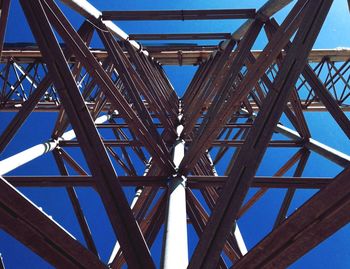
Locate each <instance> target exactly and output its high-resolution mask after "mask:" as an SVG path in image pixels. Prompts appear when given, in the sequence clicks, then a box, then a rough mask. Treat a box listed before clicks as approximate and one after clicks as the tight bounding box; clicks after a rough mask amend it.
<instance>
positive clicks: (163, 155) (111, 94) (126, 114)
mask: <svg viewBox="0 0 350 269" xmlns="http://www.w3.org/2000/svg"><path fill="white" fill-rule="evenodd" d="M47 5H49V6H47V7H46V6H45V8H46V11H47V14H48V16H49V17H50V20H51V23H52V24H53V25H54V27H55V29H56V30H57V31H58V32H59V34H60V35H61V37H62V39H63V40H64V41H65V42H66V44H67V46H69V47H70V49H72V50H73V51H74V53H75V55H76V57H78V58H79V61H80V62H81V63H82V64H83V65H84V67H85V68H86V69H87V71H88V72H89V74H90V75H91V76H92V77H93V79H94V80H95V81H96V83H97V84H98V85H99V86H100V87H101V89H102V91H103V92H104V94H105V95H106V97H107V98H108V99H109V100H110V101H111V102H112V104H113V106H114V107H115V108H116V109H117V110H118V112H119V113H120V114H121V116H122V117H123V118H124V119H125V121H126V122H127V123H128V124H130V126H132V132H133V133H135V135H136V136H137V137H138V139H139V140H140V141H142V143H143V144H144V145H145V146H146V148H147V150H148V151H149V152H150V154H151V155H152V157H154V159H155V160H156V161H158V162H159V164H160V165H161V166H164V167H166V169H169V170H173V163H172V162H171V160H170V156H169V154H168V153H167V152H166V151H167V150H166V149H165V148H164V146H163V147H158V146H157V139H158V140H159V135H157V136H156V137H154V136H152V133H151V132H150V131H149V130H148V129H147V128H146V126H145V124H144V123H143V122H142V120H141V116H142V115H141V116H139V115H138V114H137V113H136V112H135V111H134V110H133V109H132V107H131V106H130V103H129V102H128V101H127V99H126V98H125V96H124V95H123V94H122V93H121V92H120V91H119V90H118V88H117V87H116V85H115V84H114V83H113V81H112V80H111V78H110V76H108V74H106V72H105V70H103V68H102V67H101V65H100V64H99V63H98V62H97V60H96V59H95V58H94V57H93V55H92V54H91V53H90V51H89V49H88V47H87V46H86V45H85V44H84V42H83V41H82V40H81V38H80V37H79V35H78V34H77V33H76V32H75V30H74V29H73V28H72V26H71V25H70V23H69V22H68V21H67V19H66V18H65V17H64V15H63V14H62V12H61V10H60V9H59V8H58V7H57V5H56V4H55V3H54V2H51V1H50V2H47Z"/></svg>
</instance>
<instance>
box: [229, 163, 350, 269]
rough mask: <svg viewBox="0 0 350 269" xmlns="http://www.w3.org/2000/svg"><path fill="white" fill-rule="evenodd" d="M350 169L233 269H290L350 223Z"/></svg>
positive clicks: (290, 217) (267, 237)
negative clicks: (299, 259)
mask: <svg viewBox="0 0 350 269" xmlns="http://www.w3.org/2000/svg"><path fill="white" fill-rule="evenodd" d="M349 176H350V168H347V169H345V170H344V171H343V172H342V173H340V174H339V175H338V176H337V177H336V178H335V179H334V180H333V182H332V183H331V184H329V185H328V186H327V187H326V188H324V189H322V190H320V191H319V192H318V193H317V194H315V195H314V196H313V197H312V198H311V199H310V200H309V201H307V202H306V203H305V204H304V205H303V206H301V207H300V208H299V209H298V210H297V211H295V212H294V213H293V214H292V215H291V216H289V217H288V218H287V219H286V220H284V221H283V222H282V223H281V224H280V226H278V227H277V228H276V229H275V230H273V231H272V232H271V233H270V234H268V235H267V236H266V237H265V238H264V239H263V240H262V241H261V242H259V243H258V244H257V245H256V246H255V247H254V248H253V249H251V250H250V251H249V252H248V254H247V255H246V256H244V257H243V258H242V259H241V260H240V261H239V262H237V264H235V265H234V266H233V267H232V268H234V269H243V268H286V267H288V266H289V265H290V264H292V263H293V262H294V261H296V260H297V259H298V258H300V257H301V256H303V255H304V254H305V253H306V252H308V251H310V250H311V249H312V248H314V247H315V246H317V245H318V244H319V243H321V242H322V241H323V240H325V239H326V238H328V237H329V236H331V235H332V234H333V233H335V232H336V231H337V230H339V229H340V228H341V227H343V226H344V225H346V224H347V223H348V222H349V221H350V215H349V210H350V199H349V198H350V195H349V194H350V193H349V190H350V185H349V184H350V181H349Z"/></svg>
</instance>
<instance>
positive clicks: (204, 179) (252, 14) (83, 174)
mask: <svg viewBox="0 0 350 269" xmlns="http://www.w3.org/2000/svg"><path fill="white" fill-rule="evenodd" d="M20 2H21V4H22V6H23V10H24V12H25V14H26V17H27V20H28V22H29V25H30V27H31V30H32V32H33V34H34V36H35V38H36V41H37V44H38V47H36V44H34V46H35V47H34V48H28V47H18V46H19V44H15V45H14V46H11V44H7V43H5V44H4V33H5V29H6V23H7V17H8V8H9V1H2V2H1V17H0V26H1V27H0V45H1V46H0V48H2V47H4V49H1V50H0V52H1V53H2V58H1V64H2V65H3V71H2V72H1V74H0V81H1V83H2V90H1V94H0V98H1V99H0V101H1V107H0V112H1V113H6V112H8V111H12V112H17V111H18V113H17V114H16V116H15V117H14V118H13V119H12V120H11V121H10V123H9V124H8V125H7V127H6V128H5V129H4V131H3V133H2V134H1V136H0V152H3V151H4V152H6V146H7V145H8V144H11V140H12V138H13V137H15V135H16V133H17V132H18V130H19V129H20V128H21V126H22V125H23V123H24V122H25V121H26V119H27V118H28V117H29V116H30V114H31V113H35V112H39V111H42V112H44V113H49V112H57V111H59V114H58V117H57V121H56V124H55V126H54V130H53V131H52V137H51V139H50V140H48V141H47V142H45V143H42V144H39V145H37V146H34V147H32V148H29V149H28V150H26V151H23V152H20V153H19V154H16V155H14V156H12V157H9V158H2V159H1V160H0V171H2V173H1V174H3V175H2V176H3V178H1V189H2V191H1V192H0V193H1V195H0V203H1V204H2V208H3V210H2V212H1V215H2V218H1V220H0V227H2V228H3V229H4V230H5V231H6V232H8V233H9V234H11V235H12V236H13V237H15V238H17V239H18V240H19V241H21V242H22V243H23V244H25V245H27V246H29V247H30V248H31V249H32V250H33V251H34V252H36V253H37V254H39V255H40V256H41V257H42V258H44V259H46V260H47V261H48V262H50V263H51V264H52V265H54V266H56V267H66V268H75V267H83V268H99V267H101V268H107V266H106V265H105V264H104V263H103V262H101V260H100V258H99V250H98V248H97V247H96V245H95V242H94V237H93V234H92V233H91V231H90V228H89V221H88V220H87V219H86V218H85V216H84V211H83V208H82V206H81V205H80V201H79V198H78V196H77V192H76V191H75V188H77V187H82V186H84V187H89V188H93V189H95V190H96V191H97V192H98V194H99V196H100V197H101V200H102V201H103V204H104V207H105V209H106V211H107V214H108V217H109V221H110V222H111V224H112V227H113V229H114V232H115V234H116V235H117V237H118V241H117V242H116V244H115V247H114V250H113V252H112V253H111V255H110V259H109V263H110V264H109V266H110V267H111V268H121V267H122V266H123V264H124V263H125V262H126V263H127V264H128V266H129V267H130V268H153V267H155V264H154V262H155V261H154V260H152V257H151V255H150V252H149V248H150V247H151V246H152V245H153V243H154V242H155V240H156V238H157V235H158V234H159V233H160V230H161V227H162V225H163V224H164V223H167V225H168V224H169V223H168V221H171V219H176V217H179V216H182V217H181V220H182V222H183V223H185V226H186V227H185V230H182V232H181V234H178V236H177V237H178V238H182V239H183V238H185V241H184V240H182V242H181V243H185V244H187V242H186V239H187V236H186V233H187V231H186V229H187V226H188V225H193V227H194V228H195V231H196V233H197V235H198V237H199V243H198V245H197V247H196V250H195V252H194V254H193V257H192V258H191V259H190V261H189V268H217V267H219V268H229V267H232V268H271V267H273V268H284V267H286V266H288V265H289V264H291V263H293V262H294V261H295V260H297V259H298V258H300V257H301V256H302V255H303V254H304V253H306V252H307V251H309V250H310V249H311V248H313V247H314V246H316V245H317V244H319V243H320V242H321V241H323V240H324V239H326V238H327V237H329V236H330V235H332V234H333V233H334V232H336V231H337V230H338V229H340V228H341V227H342V226H344V225H345V224H347V223H348V221H349V219H348V214H346V212H347V210H348V208H349V206H348V201H347V197H348V189H349V188H347V187H346V186H347V183H346V178H347V177H348V172H349V171H348V170H349V168H348V166H349V162H350V156H348V155H346V154H344V153H342V152H339V151H337V150H335V149H333V148H330V147H328V146H326V145H325V144H322V143H320V142H318V141H316V140H314V139H313V138H312V134H311V132H310V130H309V126H308V122H307V120H306V119H305V117H304V114H303V113H304V112H305V111H322V112H329V113H330V115H331V116H332V118H334V119H335V121H336V122H337V123H338V125H339V126H340V128H341V129H342V130H343V131H344V133H345V134H346V135H347V136H348V137H350V130H349V120H348V118H347V116H346V115H345V114H344V111H348V106H347V101H348V100H347V99H348V97H349V96H350V92H349V90H350V86H349V77H350V76H349V70H350V64H349V60H350V53H349V50H346V49H343V50H319V51H316V50H314V51H312V50H311V48H312V45H313V43H314V41H315V39H316V37H317V35H318V32H319V31H320V28H321V26H322V24H323V21H324V19H325V17H326V15H327V13H328V10H329V8H330V6H331V3H332V1H331V0H323V1H313V0H299V1H297V2H296V3H293V4H294V5H293V7H292V9H291V11H290V12H289V14H288V15H287V16H286V17H285V19H284V21H283V22H282V24H281V25H280V26H279V25H278V24H277V22H276V21H275V20H274V19H273V18H270V17H271V16H273V15H274V13H275V12H277V11H278V10H279V9H281V8H283V7H284V6H285V5H287V4H288V3H290V2H291V1H290V0H270V1H268V2H267V3H266V4H265V5H264V6H263V7H262V8H261V9H259V10H257V11H255V10H251V9H240V10H187V11H181V10H180V11H179V10H178V11H152V12H147V11H138V12H135V11H131V12H117V11H106V12H102V13H101V12H100V11H98V10H97V9H95V8H94V7H93V6H91V5H90V4H89V3H88V2H86V1H85V0H76V1H70V0H64V1H63V2H65V3H66V4H68V5H69V6H70V7H71V8H73V9H74V10H75V11H77V12H78V13H80V14H81V15H83V16H84V17H86V18H87V19H88V20H86V21H85V22H84V23H83V24H82V26H81V27H80V29H79V30H78V31H75V29H73V27H72V26H71V25H70V23H69V21H68V20H67V19H66V18H65V17H64V15H63V13H62V12H61V10H60V9H59V8H58V6H57V5H56V4H55V2H54V1H53V0H30V1H24V0H23V1H22V0H21V1H20ZM39 13H40V14H39ZM38 14H39V16H38ZM114 18H119V19H123V20H150V19H151V20H202V19H237V18H247V19H248V20H247V21H246V23H244V24H243V25H242V26H241V27H239V28H238V29H237V30H236V31H234V32H233V33H217V34H197V33H193V34H177V35H173V34H164V35H157V34H149V35H143V34H140V35H138V34H136V35H130V36H129V35H128V34H126V33H125V32H124V31H123V30H122V29H120V28H119V27H118V26H117V25H116V24H114V23H113V22H112V21H108V20H109V19H114ZM263 27H264V28H265V32H266V35H267V37H268V39H269V41H268V42H267V45H266V47H265V48H264V49H263V50H262V51H259V52H254V51H251V47H252V46H253V44H254V42H255V41H256V38H257V37H258V36H259V35H260V34H261V32H262V31H261V29H263ZM52 29H55V31H56V32H54V31H53V30H52ZM95 30H96V32H97V33H98V35H99V38H100V39H101V41H102V42H103V44H104V46H105V48H103V49H99V50H94V49H91V48H89V43H90V41H91V38H92V34H93V32H94V31H95ZM294 34H295V37H293V35H294ZM56 35H57V36H60V38H62V40H63V42H64V44H59V43H58V42H57V37H56ZM292 37H293V38H292ZM180 38H181V39H210V40H213V39H216V38H218V39H224V41H223V42H221V43H220V44H219V45H218V46H212V45H210V46H186V45H178V46H146V47H143V46H141V45H140V43H138V42H135V41H134V40H133V39H140V40H142V39H144V40H153V39H155V40H157V39H165V40H177V39H180ZM291 39H292V40H293V41H291ZM117 40H118V41H117ZM166 64H170V65H174V64H175V65H186V64H195V65H199V68H198V70H197V72H196V73H195V76H194V77H193V79H192V82H191V83H190V85H189V86H188V89H187V91H186V93H185V94H184V96H183V97H182V98H179V96H177V94H176V92H175V90H174V89H173V87H172V85H171V84H170V82H169V80H168V78H167V76H166V74H165V73H164V70H163V68H162V65H166ZM39 74H45V76H43V77H41V76H40V75H39ZM14 78H15V79H14ZM13 81H14V82H13ZM28 85H29V86H28ZM339 85H341V86H339ZM27 87H29V88H30V89H29V90H27ZM340 87H342V88H343V89H342V90H336V88H340ZM305 93H306V96H305ZM282 113H284V114H285V115H286V117H287V118H288V120H290V122H291V124H292V127H293V128H294V129H295V130H296V131H294V130H293V129H290V128H288V127H285V126H283V125H282V124H281V123H279V120H280V119H281V115H282ZM69 125H71V126H72V128H73V130H68V128H69ZM106 130H109V131H111V133H112V134H113V139H110V138H108V139H106V138H104V135H103V133H104V131H106ZM273 132H278V133H280V134H282V135H284V136H286V137H287V138H288V140H285V139H283V140H276V139H271V137H272V135H273ZM179 144H181V145H183V147H184V148H183V149H185V147H186V152H185V153H184V158H183V159H182V157H181V154H180V157H179V156H177V154H178V153H176V152H175V151H174V150H173V148H174V147H175V146H176V145H179ZM184 145H186V146H184ZM77 147H79V148H80V149H81V150H82V152H83V155H84V157H85V160H86V162H87V164H88V168H89V170H90V171H91V174H90V172H89V171H86V170H85V169H84V168H83V167H82V166H81V164H80V160H79V159H78V158H76V157H73V155H70V154H69V153H68V150H71V149H73V148H77ZM268 148H276V149H278V150H281V151H282V150H287V149H294V151H295V153H294V155H292V156H291V157H290V158H289V159H288V160H287V161H286V162H285V163H284V164H283V165H282V166H280V168H279V169H278V171H277V172H276V173H275V174H274V175H271V176H256V170H257V169H258V167H259V165H260V163H261V160H262V158H263V156H264V154H265V151H266V150H267V149H268ZM216 149H217V151H216ZM232 149H234V151H233V150H232ZM296 150H297V151H296ZM48 152H53V155H54V160H55V162H56V164H57V166H58V170H59V173H60V176H35V175H31V176H16V175H10V176H8V175H4V174H7V173H9V172H12V171H13V170H14V169H15V168H17V167H19V166H21V165H23V164H25V163H27V162H29V161H32V160H33V159H35V158H37V157H40V156H42V155H43V154H47V153H48ZM312 152H316V153H318V154H320V155H321V156H323V157H325V158H327V159H328V160H330V161H332V162H333V163H335V164H337V165H339V166H342V167H343V168H344V171H343V172H342V173H340V174H339V175H338V176H336V177H335V178H331V177H305V176H303V172H304V170H305V168H306V167H307V163H308V162H310V160H309V156H310V154H311V153H312ZM227 154H230V156H231V160H228V159H227V157H224V156H226V155H227ZM212 157H214V160H212V159H211V158H212ZM181 159H182V160H181ZM173 160H174V161H173ZM175 161H176V162H175ZM180 161H181V163H180ZM140 163H141V165H142V168H144V169H145V171H144V173H143V175H139V173H140V172H139V171H140V168H139V167H138V166H139V165H140ZM9 164H11V165H9ZM178 164H180V165H179V167H178ZM222 164H224V166H225V169H226V172H225V173H224V174H223V175H219V174H218V172H217V171H216V165H218V166H219V165H222ZM294 165H295V166H296V170H295V171H294V173H293V176H287V175H286V174H287V172H288V171H289V170H291V169H292V168H293V166H294ZM117 170H118V171H123V173H125V174H126V176H118V175H117V172H116V171H117ZM71 171H74V175H73V173H72V172H71ZM75 174H78V175H79V176H77V175H75ZM174 179H176V180H177V181H174ZM179 179H181V180H179ZM178 182H181V183H180V184H178ZM21 186H26V187H52V188H54V187H65V188H66V190H67V192H68V196H69V199H70V202H71V203H72V205H73V208H74V213H75V215H76V217H77V220H78V223H79V225H80V229H81V230H82V233H83V237H84V240H85V242H86V245H87V248H85V247H84V246H83V245H81V244H80V243H79V242H77V240H75V239H74V238H73V237H72V236H71V235H70V234H69V233H68V232H67V231H65V230H64V229H62V228H61V227H60V226H59V225H58V224H57V223H56V222H54V221H53V220H52V219H51V218H50V217H48V216H47V215H45V213H43V211H42V210H40V209H38V208H37V207H35V206H34V205H33V204H32V203H31V202H30V201H29V200H28V199H27V198H26V197H24V196H23V195H22V194H20V193H19V192H18V190H16V189H15V187H21ZM125 186H129V187H130V186H135V187H136V192H135V197H134V199H133V201H132V203H131V205H130V206H129V204H128V202H127V200H126V199H125V194H124V189H123V187H125ZM254 187H255V188H260V189H259V190H258V191H257V192H256V194H255V195H253V196H252V197H251V198H250V199H249V200H248V201H247V202H246V203H245V204H242V203H243V199H244V198H245V197H246V194H247V192H248V190H249V189H250V188H254ZM179 188H183V190H184V189H185V188H186V192H183V195H182V196H181V195H180V196H178V195H176V193H177V192H176V191H177V190H179ZM281 188H287V189H288V191H287V193H286V195H285V198H284V201H283V203H282V204H281V207H280V209H279V212H278V214H277V218H276V220H275V222H274V223H275V225H274V228H273V230H272V232H271V233H270V234H268V235H267V237H266V238H265V239H264V240H262V241H261V242H260V243H258V245H257V246H256V247H254V248H252V249H251V250H249V251H248V253H247V254H246V249H245V246H244V240H242V235H240V232H239V228H238V224H237V220H239V219H240V218H241V217H242V216H243V215H244V214H245V213H246V212H248V211H249V210H250V209H251V208H252V207H253V205H255V204H256V203H257V201H258V200H259V199H260V198H261V197H262V196H263V195H265V194H266V192H267V191H268V190H269V189H281ZM195 189H197V190H196V191H195ZM296 189H319V192H318V193H317V194H316V195H315V196H314V197H312V198H311V199H310V200H309V201H308V202H307V203H305V204H304V206H302V207H301V208H300V209H298V210H296V212H295V213H294V214H293V215H291V216H289V217H288V219H287V220H285V217H286V215H287V212H288V209H289V207H290V204H291V201H292V199H293V196H294V193H295V190H296ZM198 193H200V195H198ZM160 194H161V195H160ZM185 195H186V197H185ZM179 197H182V198H180V199H182V201H181V202H182V204H183V205H185V204H187V208H186V205H185V207H183V209H180V210H178V209H179V207H178V206H177V204H174V202H172V201H173V200H174V201H175V200H176V199H179ZM185 199H186V201H185ZM14 201H15V203H13V202H14ZM175 203H176V202H175ZM169 208H175V209H176V210H177V211H178V212H176V213H169V211H171V210H170V209H169ZM206 208H209V211H210V212H211V213H208V212H207V211H206ZM315 209H317V210H315ZM176 210H175V211H176ZM186 211H187V215H188V217H189V220H188V221H189V222H188V223H187V225H186V221H187V220H186V217H185V216H186ZM171 214H178V215H171ZM181 214H182V215H181ZM333 219H336V220H337V221H332V220H333ZM170 224H171V225H170V226H169V227H173V225H175V226H174V227H176V226H178V225H179V224H178V223H176V222H175V221H172V222H171V223H170ZM174 232H175V235H176V231H175V230H172V229H171V231H169V234H170V233H173V235H174ZM169 234H167V232H166V233H165V235H164V242H163V245H164V246H166V247H164V248H167V247H169V249H171V248H172V247H174V246H175V248H176V246H177V245H176V244H177V243H174V242H173V241H176V240H174V239H172V240H168V239H169V238H170V235H169ZM243 237H244V236H243ZM173 238H174V237H173ZM310 238H311V239H310ZM294 239H295V240H294ZM174 244H175V245H174ZM267 246H268V247H267ZM184 249H185V248H182V250H184ZM262 250H263V251H262ZM186 252H187V251H186ZM165 253H166V250H164V252H163V256H164V255H170V256H171V257H170V258H169V257H166V258H164V257H163V258H162V266H163V267H164V268H170V267H171V266H175V265H174V264H172V263H173V262H170V263H169V262H168V260H177V261H178V263H183V264H184V265H182V266H181V268H185V267H186V265H187V263H188V261H187V257H185V256H187V255H182V254H180V253H181V252H180V251H178V252H177V253H175V252H174V251H170V252H169V253H170V254H169V253H168V254H165Z"/></svg>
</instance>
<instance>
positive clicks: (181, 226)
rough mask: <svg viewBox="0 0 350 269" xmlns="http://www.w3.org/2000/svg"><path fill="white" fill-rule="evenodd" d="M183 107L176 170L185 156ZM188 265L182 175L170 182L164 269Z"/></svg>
mask: <svg viewBox="0 0 350 269" xmlns="http://www.w3.org/2000/svg"><path fill="white" fill-rule="evenodd" d="M181 106H182V103H181V101H180V109H179V116H178V119H179V125H178V126H177V128H176V133H177V139H176V141H175V144H174V151H173V162H174V164H175V168H176V170H177V169H178V167H179V165H180V163H181V161H182V159H183V157H184V155H185V141H184V140H183V139H182V138H181V134H182V131H183V128H184V127H183V125H182V124H181V121H182V116H183V114H182V108H181ZM187 265H188V246H187V214H186V178H185V177H184V176H182V175H180V174H175V175H173V176H172V177H171V178H170V179H169V181H168V200H167V213H166V220H165V230H164V243H163V256H162V268H164V269H172V268H174V269H175V268H176V269H185V268H187Z"/></svg>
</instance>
